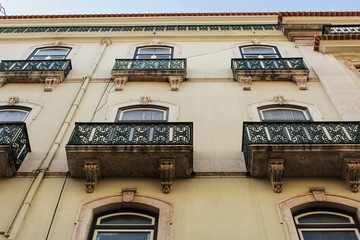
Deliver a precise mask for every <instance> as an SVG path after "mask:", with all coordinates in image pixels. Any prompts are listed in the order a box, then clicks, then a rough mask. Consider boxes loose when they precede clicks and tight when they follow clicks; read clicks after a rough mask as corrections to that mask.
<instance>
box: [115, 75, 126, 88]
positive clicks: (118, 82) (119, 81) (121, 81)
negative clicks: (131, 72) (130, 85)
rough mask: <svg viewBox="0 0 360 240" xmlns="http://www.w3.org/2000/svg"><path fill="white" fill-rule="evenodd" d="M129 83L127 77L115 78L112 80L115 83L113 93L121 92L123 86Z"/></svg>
mask: <svg viewBox="0 0 360 240" xmlns="http://www.w3.org/2000/svg"><path fill="white" fill-rule="evenodd" d="M128 81H129V79H128V77H127V76H121V77H116V78H115V79H114V82H115V91H122V90H124V86H125V84H126V83H127V82H128Z"/></svg>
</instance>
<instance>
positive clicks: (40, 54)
mask: <svg viewBox="0 0 360 240" xmlns="http://www.w3.org/2000/svg"><path fill="white" fill-rule="evenodd" d="M70 50H71V48H69V47H43V48H37V49H35V50H34V51H33V52H32V54H31V55H30V56H29V57H28V60H62V59H66V57H67V55H68V54H69V52H70Z"/></svg>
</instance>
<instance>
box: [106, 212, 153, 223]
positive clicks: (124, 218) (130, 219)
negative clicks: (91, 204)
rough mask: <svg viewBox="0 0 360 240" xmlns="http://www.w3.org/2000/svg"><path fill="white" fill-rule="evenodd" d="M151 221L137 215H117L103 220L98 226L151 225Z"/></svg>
mask: <svg viewBox="0 0 360 240" xmlns="http://www.w3.org/2000/svg"><path fill="white" fill-rule="evenodd" d="M151 221H152V219H149V218H146V217H142V216H137V215H125V214H123V215H117V216H111V217H108V218H104V219H102V220H101V222H100V224H152V223H151Z"/></svg>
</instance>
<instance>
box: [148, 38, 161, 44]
mask: <svg viewBox="0 0 360 240" xmlns="http://www.w3.org/2000/svg"><path fill="white" fill-rule="evenodd" d="M150 43H151V44H152V45H159V44H160V40H159V39H153V40H151V42H150Z"/></svg>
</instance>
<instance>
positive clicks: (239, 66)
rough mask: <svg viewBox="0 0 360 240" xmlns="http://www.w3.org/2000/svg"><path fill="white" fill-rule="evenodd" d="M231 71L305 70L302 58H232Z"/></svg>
mask: <svg viewBox="0 0 360 240" xmlns="http://www.w3.org/2000/svg"><path fill="white" fill-rule="evenodd" d="M231 69H232V70H233V71H234V70H235V71H241V70H307V69H308V68H307V67H306V65H305V62H304V60H303V59H302V58H256V59H246V58H233V59H231Z"/></svg>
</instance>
